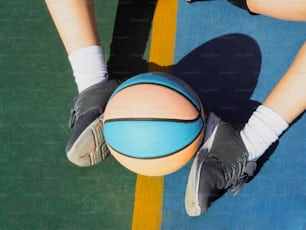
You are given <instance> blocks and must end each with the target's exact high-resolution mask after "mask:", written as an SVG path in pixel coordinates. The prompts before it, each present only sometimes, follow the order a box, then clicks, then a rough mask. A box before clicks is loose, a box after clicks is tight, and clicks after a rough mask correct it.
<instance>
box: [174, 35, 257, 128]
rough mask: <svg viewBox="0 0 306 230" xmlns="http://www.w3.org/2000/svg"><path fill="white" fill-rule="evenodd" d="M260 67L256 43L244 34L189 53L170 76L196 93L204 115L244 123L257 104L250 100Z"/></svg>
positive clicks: (211, 41) (209, 44)
mask: <svg viewBox="0 0 306 230" xmlns="http://www.w3.org/2000/svg"><path fill="white" fill-rule="evenodd" d="M260 67H261V52H260V49H259V46H258V44H257V42H256V41H255V40H254V39H252V38H251V37H249V36H247V35H244V34H227V35H224V36H221V37H218V38H215V39H212V40H210V41H208V42H206V43H204V44H202V45H201V46H199V47H197V48H196V49H194V50H192V51H191V52H190V53H189V54H188V55H186V56H185V57H183V58H182V59H181V60H180V61H179V62H178V63H177V64H176V65H175V66H174V67H173V75H175V76H176V77H178V78H181V79H182V80H184V81H185V82H186V83H188V84H189V85H190V86H191V87H192V88H193V89H194V90H195V91H196V93H197V94H198V96H199V97H200V99H201V101H202V103H203V107H204V111H205V112H206V113H208V112H214V113H216V114H217V115H218V116H220V117H221V118H222V119H223V120H225V121H229V122H234V123H245V122H246V121H247V120H248V118H249V117H250V115H251V113H252V112H253V111H254V109H255V108H256V107H257V106H258V104H259V103H258V102H256V101H253V100H251V99H250V98H251V96H252V93H253V91H254V89H255V87H256V84H257V81H258V76H259V72H260Z"/></svg>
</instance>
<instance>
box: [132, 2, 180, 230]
mask: <svg viewBox="0 0 306 230" xmlns="http://www.w3.org/2000/svg"><path fill="white" fill-rule="evenodd" d="M177 4H178V2H177V0H159V1H157V5H156V9H155V15H154V20H153V27H152V35H151V36H152V37H151V48H150V58H149V61H150V63H156V64H158V65H160V66H168V65H172V64H173V60H174V44H175V31H176V14H177V8H178V6H177ZM164 31H167V32H168V33H167V36H161V34H163V32H164ZM149 70H150V71H158V70H159V68H158V67H156V66H155V65H150V66H149ZM168 71H169V72H168V73H171V70H170V69H169V70H168ZM163 184H164V177H153V178H151V177H145V176H140V175H138V176H137V181H136V191H135V202H134V213H133V222H132V229H133V230H135V229H140V230H143V229H146V230H150V229H160V228H161V221H162V211H161V210H162V201H163Z"/></svg>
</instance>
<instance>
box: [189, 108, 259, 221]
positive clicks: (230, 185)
mask: <svg viewBox="0 0 306 230" xmlns="http://www.w3.org/2000/svg"><path fill="white" fill-rule="evenodd" d="M240 130H241V128H240V127H237V126H234V125H232V124H230V123H227V122H223V121H222V120H221V119H220V118H219V117H217V116H216V115H215V114H213V113H211V114H210V115H209V117H208V121H207V127H206V133H205V138H204V144H203V146H202V147H201V148H200V150H199V151H198V153H197V154H196V156H195V159H194V161H193V164H192V166H191V170H190V173H189V177H188V182H187V188H186V194H185V208H186V212H187V214H188V215H189V216H199V215H202V214H203V213H204V212H205V211H206V210H207V209H208V208H209V206H210V205H211V203H212V202H213V201H215V200H216V199H218V198H219V197H220V196H222V194H224V193H225V192H226V191H227V190H231V191H232V192H233V194H234V195H236V194H237V193H238V192H239V190H240V189H241V187H242V185H243V184H244V183H245V182H247V181H248V179H250V177H251V176H252V175H253V173H254V171H255V169H256V163H255V162H248V161H247V158H248V155H249V154H248V152H247V150H246V148H245V146H244V144H243V142H242V140H241V137H240V134H239V133H240Z"/></svg>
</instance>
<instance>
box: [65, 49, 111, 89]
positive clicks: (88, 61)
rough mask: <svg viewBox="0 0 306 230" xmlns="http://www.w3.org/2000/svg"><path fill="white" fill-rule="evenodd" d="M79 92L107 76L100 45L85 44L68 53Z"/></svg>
mask: <svg viewBox="0 0 306 230" xmlns="http://www.w3.org/2000/svg"><path fill="white" fill-rule="evenodd" d="M68 59H69V61H70V64H71V67H72V70H73V75H74V78H75V82H76V84H77V87H78V91H79V93H80V92H81V91H83V90H84V89H86V88H88V87H90V86H92V85H95V84H97V83H99V82H102V81H103V80H105V79H106V78H107V67H106V65H105V63H104V57H103V53H102V48H101V46H98V45H96V46H87V47H84V48H81V49H78V50H76V51H73V52H71V53H70V54H69V55H68Z"/></svg>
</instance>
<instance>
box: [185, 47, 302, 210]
mask: <svg viewBox="0 0 306 230" xmlns="http://www.w3.org/2000/svg"><path fill="white" fill-rule="evenodd" d="M305 109H306V43H305V44H304V45H303V46H302V47H301V49H300V51H299V52H298V54H297V55H296V57H295V59H294V61H293V63H292V64H291V66H290V67H289V69H288V71H287V72H286V73H285V74H284V76H283V77H282V79H281V80H280V81H279V82H278V84H277V85H276V86H275V87H274V89H273V90H272V91H271V93H270V94H269V95H268V96H267V97H266V99H265V100H264V102H263V104H262V105H261V106H259V107H258V108H257V110H256V111H255V112H254V113H253V114H252V115H251V117H250V119H249V121H248V122H247V124H246V125H245V126H244V127H243V128H242V127H238V126H235V125H233V124H230V123H226V122H223V121H222V120H221V119H220V118H218V117H216V116H215V115H213V114H212V115H210V116H209V118H208V121H207V128H206V134H205V140H204V144H203V146H202V147H201V149H200V150H199V151H198V153H197V154H196V157H195V160H194V162H193V164H192V167H191V170H190V174H189V178H188V184H187V188H186V196H185V206H186V211H187V213H188V214H189V215H190V216H198V215H201V214H203V213H204V212H205V211H206V210H207V209H208V207H209V206H210V205H211V203H212V202H213V201H214V200H215V199H217V198H219V197H220V196H221V195H222V193H223V192H224V191H226V190H228V189H229V190H231V191H232V192H233V193H234V194H235V193H237V192H238V191H239V189H240V188H241V186H242V185H243V183H244V182H245V181H246V180H247V179H248V178H249V177H250V176H252V174H253V173H254V171H255V169H256V163H255V161H256V159H258V158H259V157H260V156H262V155H263V154H264V152H265V151H266V150H267V149H268V148H269V146H270V145H271V144H272V143H273V142H274V141H276V140H277V139H278V138H279V136H280V135H281V134H282V132H283V131H284V130H286V129H287V128H288V124H290V123H292V122H293V121H294V120H295V119H296V118H297V117H298V116H299V115H301V114H302V113H303V112H304V111H305Z"/></svg>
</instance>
